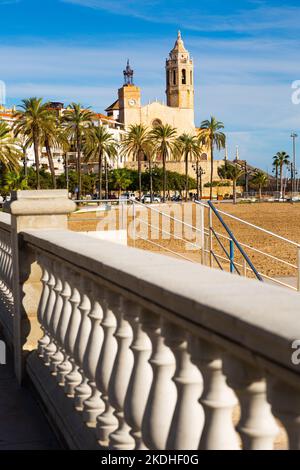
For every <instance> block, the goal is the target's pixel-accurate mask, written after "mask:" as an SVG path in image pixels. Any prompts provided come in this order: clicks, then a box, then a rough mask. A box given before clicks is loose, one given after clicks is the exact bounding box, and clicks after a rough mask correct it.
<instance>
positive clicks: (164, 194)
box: [162, 150, 167, 202]
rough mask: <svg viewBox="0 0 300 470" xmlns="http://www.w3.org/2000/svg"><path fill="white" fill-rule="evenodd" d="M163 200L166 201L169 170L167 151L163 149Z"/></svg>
mask: <svg viewBox="0 0 300 470" xmlns="http://www.w3.org/2000/svg"><path fill="white" fill-rule="evenodd" d="M162 157H163V202H166V190H167V171H166V151H165V150H164V151H163V155H162Z"/></svg>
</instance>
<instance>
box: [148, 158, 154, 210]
mask: <svg viewBox="0 0 300 470" xmlns="http://www.w3.org/2000/svg"><path fill="white" fill-rule="evenodd" d="M149 178H150V202H153V180H152V160H151V157H149Z"/></svg>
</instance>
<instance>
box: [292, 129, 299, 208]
mask: <svg viewBox="0 0 300 470" xmlns="http://www.w3.org/2000/svg"><path fill="white" fill-rule="evenodd" d="M297 137H298V134H296V132H292V133H291V138H292V140H293V163H292V167H291V178H292V199H293V195H294V192H295V176H296V175H295V170H296V139H297Z"/></svg>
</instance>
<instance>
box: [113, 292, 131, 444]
mask: <svg viewBox="0 0 300 470" xmlns="http://www.w3.org/2000/svg"><path fill="white" fill-rule="evenodd" d="M108 302H109V305H110V308H111V309H112V310H113V312H114V314H115V316H116V320H117V328H116V331H115V337H116V339H117V344H118V350H117V355H116V359H115V362H114V367H113V370H112V374H111V379H110V383H109V401H110V402H111V404H112V406H113V407H114V408H115V416H116V418H117V420H118V427H117V429H116V430H115V431H113V432H112V433H111V434H110V436H109V448H110V449H113V450H131V449H134V446H135V441H134V439H133V438H132V436H131V435H130V427H129V426H128V424H127V423H126V421H125V417H124V404H125V397H126V392H127V389H128V384H129V379H130V375H131V371H132V367H133V354H132V351H131V350H130V345H131V342H132V329H131V327H130V325H129V322H128V321H127V320H125V309H126V306H127V304H126V302H124V299H123V298H122V297H121V296H119V295H118V294H116V293H114V292H111V293H109V295H108Z"/></svg>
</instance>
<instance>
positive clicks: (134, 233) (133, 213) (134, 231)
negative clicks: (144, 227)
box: [132, 201, 136, 247]
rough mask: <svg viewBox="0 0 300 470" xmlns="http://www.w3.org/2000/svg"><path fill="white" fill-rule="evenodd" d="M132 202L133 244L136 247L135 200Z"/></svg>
mask: <svg viewBox="0 0 300 470" xmlns="http://www.w3.org/2000/svg"><path fill="white" fill-rule="evenodd" d="M132 204H133V211H132V215H133V246H134V247H135V235H136V226H135V225H136V221H135V215H136V214H135V202H134V201H132Z"/></svg>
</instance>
